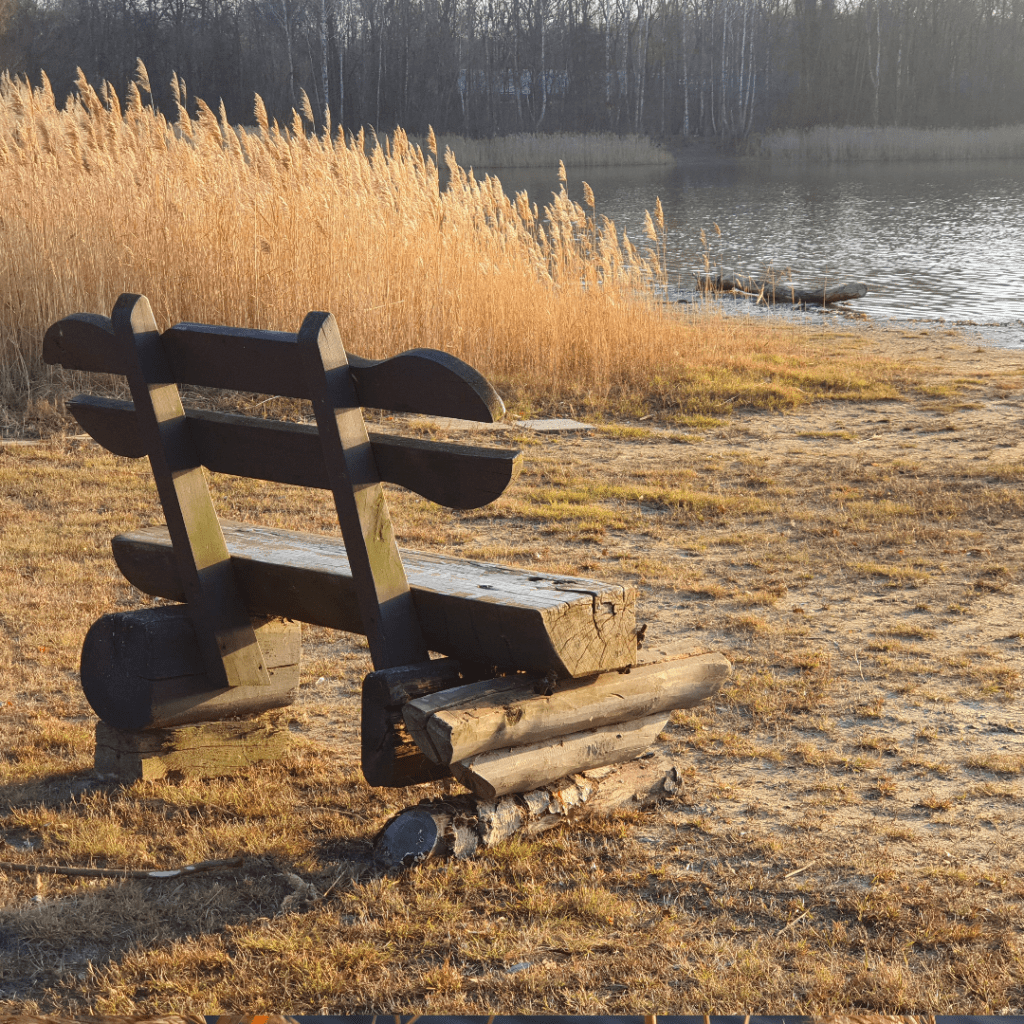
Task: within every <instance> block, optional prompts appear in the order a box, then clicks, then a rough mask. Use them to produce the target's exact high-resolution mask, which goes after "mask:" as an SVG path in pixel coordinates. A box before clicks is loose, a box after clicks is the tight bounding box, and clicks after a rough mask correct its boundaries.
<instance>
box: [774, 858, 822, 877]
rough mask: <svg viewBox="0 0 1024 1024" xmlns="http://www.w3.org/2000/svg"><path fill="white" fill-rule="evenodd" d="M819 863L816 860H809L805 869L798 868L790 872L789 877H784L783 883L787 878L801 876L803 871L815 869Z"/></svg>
mask: <svg viewBox="0 0 1024 1024" xmlns="http://www.w3.org/2000/svg"><path fill="white" fill-rule="evenodd" d="M817 863H818V862H817V861H816V860H809V861H808V862H807V863H806V864H805V865H804V866H803V867H800V868H796V869H795V870H793V871H790V873H789V874H788V875H783V876H782V878H783V881H785V879H787V878H792V877H793V876H794V875H799V874H800V872H801V871H806V870H807V869H808V868H813V867H814V865H815V864H817Z"/></svg>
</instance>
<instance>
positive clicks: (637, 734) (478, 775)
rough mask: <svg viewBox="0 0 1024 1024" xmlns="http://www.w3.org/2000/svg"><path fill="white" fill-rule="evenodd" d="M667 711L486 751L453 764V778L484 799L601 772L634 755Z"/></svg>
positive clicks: (645, 744)
mask: <svg viewBox="0 0 1024 1024" xmlns="http://www.w3.org/2000/svg"><path fill="white" fill-rule="evenodd" d="M668 718H669V715H668V713H667V712H664V711H659V712H658V713H657V714H654V715H647V716H646V717H644V718H637V719H633V720H632V721H629V722H619V723H617V724H616V725H606V726H602V727H601V728H600V729H588V730H586V731H585V732H575V733H570V734H569V735H567V736H561V737H559V738H558V739H555V740H545V741H544V742H543V743H530V744H527V745H526V746H522V747H513V748H511V749H510V750H490V751H488V752H487V753H484V754H477V755H476V756H475V757H470V758H467V759H466V760H465V761H455V762H454V763H453V764H452V765H451V769H452V774H453V775H454V776H455V778H457V779H458V780H459V782H461V783H462V784H463V785H464V786H465V787H466V789H468V790H470V791H471V792H472V793H474V794H476V796H478V797H481V798H483V799H484V800H495V799H497V798H498V797H500V796H505V795H506V794H508V793H526V792H528V791H529V790H531V789H538V788H540V787H541V786H546V785H548V784H549V783H552V782H555V781H557V780H558V779H561V778H564V777H565V776H567V775H573V774H575V773H577V772H584V771H586V770H587V769H588V768H601V767H603V766H604V765H607V764H615V763H616V762H617V761H628V760H630V759H632V758H634V757H638V756H639V755H640V754H642V753H643V752H644V751H645V750H646V749H647V748H648V747H650V746H651V745H652V744H653V743H654V742H655V741H656V740H657V738H658V734H659V733H660V732H661V731H662V729H664V728H665V725H666V724H667V723H668Z"/></svg>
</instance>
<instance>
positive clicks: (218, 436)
mask: <svg viewBox="0 0 1024 1024" xmlns="http://www.w3.org/2000/svg"><path fill="white" fill-rule="evenodd" d="M68 410H69V411H70V412H71V414H72V415H73V416H74V417H75V419H76V420H77V421H78V423H79V424H80V425H81V427H82V429H83V430H85V431H86V432H87V433H88V434H89V435H90V436H91V437H93V438H94V439H95V440H97V441H98V442H99V443H100V444H101V445H103V447H104V448H106V449H107V450H108V451H110V452H113V453H114V454H115V455H120V456H123V457H125V458H141V457H142V456H143V455H145V454H146V451H145V446H144V445H143V443H142V439H141V437H140V436H139V432H138V428H137V426H136V423H135V407H134V406H133V405H132V403H131V402H123V401H119V400H118V399H113V398H99V397H94V396H92V395H78V396H76V397H75V398H73V399H71V401H69V402H68ZM185 417H186V419H187V421H188V426H189V431H190V433H191V436H192V441H193V443H194V444H195V446H196V450H197V451H198V454H199V458H200V461H201V462H202V464H203V465H204V466H205V467H206V468H207V469H210V470H212V471H213V472H215V473H228V474H231V475H233V476H244V477H249V478H252V479H257V480H271V481H273V482H275V483H282V484H294V485H296V486H299V487H316V488H322V489H325V490H326V489H329V488H330V482H329V480H328V479H327V470H326V468H325V467H324V460H323V451H322V449H321V446H320V437H319V434H318V433H317V429H316V427H315V426H313V425H312V424H305V423H285V422H281V421H278V420H267V419H260V418H258V417H255V416H239V415H236V414H234V413H218V412H208V411H201V410H196V409H186V410H185ZM368 436H369V438H370V444H371V446H372V448H373V457H374V461H375V462H376V464H377V468H378V471H379V473H380V478H381V479H382V480H384V481H386V482H387V483H393V484H398V485H399V486H401V487H406V488H408V489H409V490H411V491H414V492H415V493H416V494H419V495H421V496H422V497H424V498H427V499H428V500H430V501H436V502H437V503H438V504H439V505H444V506H445V507H447V508H459V509H470V508H481V507H483V506H484V505H487V504H489V503H490V502H492V501H494V500H495V499H496V498H498V497H500V495H501V494H502V493H503V492H504V490H505V488H506V487H508V485H509V484H510V483H511V482H512V481H513V480H514V479H515V478H516V477H517V476H518V475H519V472H520V470H521V469H522V454H521V453H520V452H518V451H515V450H513V449H506V448H491V447H483V446H478V445H464V444H452V443H449V442H443V441H425V440H420V439H419V438H409V437H397V436H395V435H392V434H381V433H376V432H372V431H371V432H370V433H369V435H368Z"/></svg>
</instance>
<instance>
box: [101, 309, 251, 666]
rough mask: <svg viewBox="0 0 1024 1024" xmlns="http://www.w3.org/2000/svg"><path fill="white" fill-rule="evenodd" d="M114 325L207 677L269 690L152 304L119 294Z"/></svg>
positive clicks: (140, 432) (113, 320)
mask: <svg viewBox="0 0 1024 1024" xmlns="http://www.w3.org/2000/svg"><path fill="white" fill-rule="evenodd" d="M111 321H112V323H113V326H114V333H115V335H116V337H117V340H118V342H119V343H120V344H121V346H122V348H123V351H124V357H125V362H126V373H127V377H128V385H129V387H130V388H131V392H132V399H133V400H134V402H135V412H136V418H137V422H138V429H139V434H140V436H141V437H142V439H143V441H144V443H145V447H146V451H147V453H148V454H149V462H150V466H151V467H152V470H153V479H154V480H155V481H156V487H157V491H158V492H159V494H160V503H161V504H162V505H163V509H164V515H165V517H166V519H167V529H168V531H169V532H170V535H171V541H172V543H173V545H174V555H175V560H176V561H177V564H178V571H179V573H180V575H181V582H182V586H183V588H184V590H185V597H186V599H187V601H188V608H189V615H190V616H191V618H192V621H193V623H194V624H195V630H196V639H197V641H198V643H199V648H200V651H201V652H202V657H203V662H204V664H205V665H206V670H207V673H208V674H209V677H210V679H211V680H212V681H215V682H218V681H220V680H223V685H224V686H253V685H256V686H269V685H270V676H269V674H268V673H267V667H266V665H265V664H264V659H263V653H262V652H261V651H260V646H259V642H258V641H257V639H256V633H255V631H254V630H253V627H252V622H251V621H250V619H249V613H248V612H247V611H246V608H245V604H244V603H243V601H242V597H241V595H240V593H239V591H238V587H237V585H236V583H235V577H234V573H233V572H232V569H231V559H230V557H229V555H228V549H227V546H226V545H225V543H224V535H223V534H222V533H221V529H220V522H219V521H218V519H217V512H216V510H215V509H214V507H213V501H212V499H211V498H210V490H209V488H208V487H207V484H206V477H205V476H204V475H203V467H202V463H201V462H200V460H199V456H198V454H197V453H196V450H195V446H194V445H193V444H192V439H191V436H190V435H189V430H188V424H187V422H186V420H185V411H184V409H183V408H182V406H181V398H180V396H179V394H178V387H177V385H176V384H175V383H174V371H173V368H172V367H171V365H170V361H169V360H168V358H167V354H166V353H165V352H164V350H163V346H162V344H161V342H160V334H159V332H158V330H157V326H156V320H155V319H154V317H153V310H152V309H151V308H150V305H149V300H148V299H147V298H146V297H145V296H144V295H130V294H124V295H122V296H120V298H118V300H117V303H116V304H115V306H114V311H113V314H112V315H111Z"/></svg>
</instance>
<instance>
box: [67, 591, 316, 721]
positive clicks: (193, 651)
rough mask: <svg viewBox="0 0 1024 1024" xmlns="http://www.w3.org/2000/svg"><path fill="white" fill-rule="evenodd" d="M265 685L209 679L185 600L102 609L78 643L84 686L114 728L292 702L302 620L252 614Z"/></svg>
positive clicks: (238, 712)
mask: <svg viewBox="0 0 1024 1024" xmlns="http://www.w3.org/2000/svg"><path fill="white" fill-rule="evenodd" d="M255 625H256V636H257V637H259V642H260V646H261V648H262V650H263V653H264V655H265V657H266V666H267V671H268V676H269V679H270V685H268V686H232V687H224V684H223V682H218V681H215V680H211V679H210V677H209V674H208V673H207V672H206V669H205V665H204V663H203V660H202V657H201V655H200V651H199V644H198V642H197V640H196V635H195V630H194V627H193V623H192V619H191V618H190V616H189V614H188V609H187V608H186V607H185V606H184V605H170V606H164V607H159V608H143V609H140V610H138V611H132V612H117V613H115V614H112V615H104V616H103V617H102V618H101V619H99V620H97V621H96V622H95V623H93V625H92V628H91V629H90V630H89V632H88V633H87V634H86V638H85V643H84V644H83V646H82V664H81V679H82V690H83V691H84V693H85V696H86V699H87V700H88V701H89V704H90V706H91V707H92V709H93V711H95V712H96V714H97V715H99V717H100V718H101V719H103V720H104V721H105V722H106V723H107V724H108V725H110V726H112V727H113V728H115V729H122V730H139V729H155V728H164V727H168V726H173V725H184V724H186V723H190V722H201V721H209V720H214V719H218V718H232V717H234V716H236V715H252V714H258V713H260V712H262V711H266V710H268V709H270V708H279V707H284V706H286V705H288V704H290V703H291V702H292V699H293V695H294V691H295V687H296V686H298V683H299V662H300V655H301V646H302V645H301V638H300V627H299V624H298V623H297V622H288V621H285V620H284V619H271V620H269V621H258V622H257V623H256V624H255Z"/></svg>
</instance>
